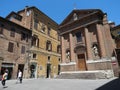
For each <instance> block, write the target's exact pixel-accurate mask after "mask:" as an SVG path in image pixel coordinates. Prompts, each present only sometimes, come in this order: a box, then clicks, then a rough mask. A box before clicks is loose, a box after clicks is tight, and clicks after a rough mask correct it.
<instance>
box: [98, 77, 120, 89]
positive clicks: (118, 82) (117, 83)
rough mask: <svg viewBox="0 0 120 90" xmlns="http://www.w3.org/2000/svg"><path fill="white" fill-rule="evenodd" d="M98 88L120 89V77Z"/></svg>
mask: <svg viewBox="0 0 120 90" xmlns="http://www.w3.org/2000/svg"><path fill="white" fill-rule="evenodd" d="M96 90H120V78H117V79H114V80H112V81H110V82H108V83H106V84H104V85H103V86H101V87H99V88H97V89H96Z"/></svg>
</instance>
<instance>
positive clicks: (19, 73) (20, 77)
mask: <svg viewBox="0 0 120 90" xmlns="http://www.w3.org/2000/svg"><path fill="white" fill-rule="evenodd" d="M18 79H19V81H20V83H22V72H21V70H19V72H18Z"/></svg>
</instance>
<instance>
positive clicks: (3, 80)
mask: <svg viewBox="0 0 120 90" xmlns="http://www.w3.org/2000/svg"><path fill="white" fill-rule="evenodd" d="M7 76H8V73H7V71H5V72H4V74H3V75H2V81H1V83H2V85H3V86H5V84H6V80H7Z"/></svg>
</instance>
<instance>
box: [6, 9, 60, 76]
mask: <svg viewBox="0 0 120 90" xmlns="http://www.w3.org/2000/svg"><path fill="white" fill-rule="evenodd" d="M16 14H17V15H19V16H20V18H21V20H17V19H16ZM6 18H7V19H8V20H10V21H12V22H15V23H17V24H19V25H21V26H23V27H25V28H28V29H30V30H31V31H32V42H31V44H32V45H31V48H30V49H29V50H28V53H29V61H30V62H29V68H30V70H29V74H30V77H31V78H38V77H42V78H45V77H47V78H50V77H51V78H52V77H56V76H57V75H58V73H59V72H60V68H59V66H60V65H59V62H60V59H61V55H60V41H59V36H58V24H57V23H56V22H55V21H53V20H52V19H51V18H49V17H48V16H47V15H45V14H44V13H43V12H41V11H40V10H39V9H38V8H36V7H26V8H25V9H23V10H20V11H18V12H17V13H15V12H11V13H10V14H9V15H8V16H7V17H6Z"/></svg>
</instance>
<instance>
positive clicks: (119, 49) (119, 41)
mask: <svg viewBox="0 0 120 90" xmlns="http://www.w3.org/2000/svg"><path fill="white" fill-rule="evenodd" d="M111 34H112V37H113V39H114V41H115V44H116V48H115V51H116V54H115V55H116V57H117V60H118V64H119V67H120V25H117V26H114V27H113V28H112V29H111ZM115 63H116V62H115ZM119 71H120V70H119Z"/></svg>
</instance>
